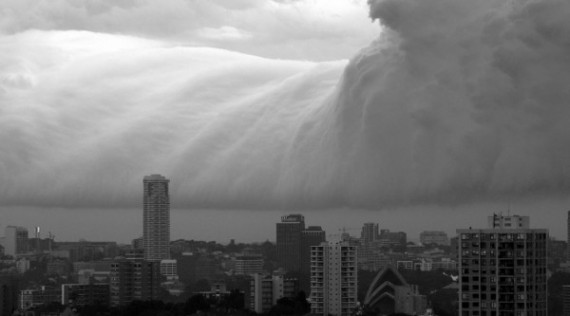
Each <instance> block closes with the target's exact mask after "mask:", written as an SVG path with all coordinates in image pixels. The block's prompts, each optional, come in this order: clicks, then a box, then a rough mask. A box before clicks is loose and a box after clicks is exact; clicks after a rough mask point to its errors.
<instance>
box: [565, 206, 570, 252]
mask: <svg viewBox="0 0 570 316" xmlns="http://www.w3.org/2000/svg"><path fill="white" fill-rule="evenodd" d="M566 225H567V231H566V232H567V233H568V239H567V240H566V247H568V248H567V253H566V261H568V262H570V211H568V218H567V219H566Z"/></svg>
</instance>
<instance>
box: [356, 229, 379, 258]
mask: <svg viewBox="0 0 570 316" xmlns="http://www.w3.org/2000/svg"><path fill="white" fill-rule="evenodd" d="M378 237H379V231H378V224H376V223H364V225H362V230H361V232H360V247H359V249H358V257H359V261H369V260H371V259H372V256H373V254H374V249H375V248H376V247H375V245H376V244H375V241H377V240H378Z"/></svg>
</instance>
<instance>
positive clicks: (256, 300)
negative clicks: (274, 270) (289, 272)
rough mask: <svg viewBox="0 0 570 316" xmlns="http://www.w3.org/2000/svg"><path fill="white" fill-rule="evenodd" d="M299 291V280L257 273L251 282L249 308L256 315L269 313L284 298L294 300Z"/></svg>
mask: <svg viewBox="0 0 570 316" xmlns="http://www.w3.org/2000/svg"><path fill="white" fill-rule="evenodd" d="M298 291H299V282H298V281H297V279H293V278H284V277H283V276H282V275H265V276H264V275H262V274H258V273H256V274H253V275H252V278H251V280H250V297H249V307H250V309H251V310H253V311H255V312H256V313H259V314H261V313H267V312H269V310H270V309H271V307H273V306H274V305H275V304H277V300H279V299H280V298H283V297H289V298H293V297H295V296H296V295H297V292H298Z"/></svg>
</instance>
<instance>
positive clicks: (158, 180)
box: [143, 174, 170, 261]
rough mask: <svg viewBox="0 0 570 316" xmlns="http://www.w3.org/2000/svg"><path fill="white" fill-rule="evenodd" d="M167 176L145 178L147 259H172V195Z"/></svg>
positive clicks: (144, 218)
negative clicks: (169, 190)
mask: <svg viewBox="0 0 570 316" xmlns="http://www.w3.org/2000/svg"><path fill="white" fill-rule="evenodd" d="M169 182H170V180H168V179H166V178H165V177H163V176H161V175H158V174H153V175H150V176H145V177H144V179H143V187H144V198H143V246H144V258H145V259H146V260H157V261H160V260H163V259H170V195H169V192H168V183H169Z"/></svg>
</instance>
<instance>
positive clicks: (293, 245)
mask: <svg viewBox="0 0 570 316" xmlns="http://www.w3.org/2000/svg"><path fill="white" fill-rule="evenodd" d="M276 226H277V227H276V228H277V229H276V232H277V236H276V246H277V261H278V262H279V265H280V266H281V267H282V268H284V269H285V270H288V271H299V270H300V268H301V233H302V231H304V230H305V217H304V216H303V215H301V214H291V215H286V216H282V217H281V223H277V225H276Z"/></svg>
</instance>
